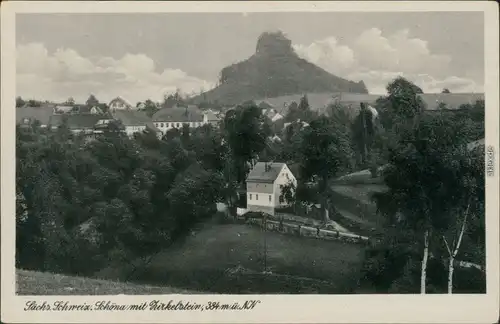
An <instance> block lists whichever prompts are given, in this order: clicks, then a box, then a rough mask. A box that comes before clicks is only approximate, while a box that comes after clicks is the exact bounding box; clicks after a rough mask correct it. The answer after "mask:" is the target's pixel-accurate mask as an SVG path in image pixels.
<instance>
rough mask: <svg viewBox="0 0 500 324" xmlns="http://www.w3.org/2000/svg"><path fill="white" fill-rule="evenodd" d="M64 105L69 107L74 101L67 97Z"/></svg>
mask: <svg viewBox="0 0 500 324" xmlns="http://www.w3.org/2000/svg"><path fill="white" fill-rule="evenodd" d="M64 104H66V105H69V106H73V105H74V104H75V99H73V97H69V98H68V99H66V101H65V102H64Z"/></svg>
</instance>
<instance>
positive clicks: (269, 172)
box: [246, 162, 297, 215]
mask: <svg viewBox="0 0 500 324" xmlns="http://www.w3.org/2000/svg"><path fill="white" fill-rule="evenodd" d="M290 182H291V183H293V184H294V185H295V186H297V179H296V178H295V176H294V175H293V173H292V171H290V169H289V168H288V166H287V165H286V164H285V163H274V162H257V163H256V164H255V166H254V167H253V168H252V170H251V171H250V173H249V174H248V177H247V180H246V184H247V210H248V211H258V212H265V213H268V214H271V215H274V210H275V209H276V207H280V206H284V205H286V203H280V200H279V198H280V196H281V193H282V192H283V190H282V187H283V186H284V185H286V184H288V183H290Z"/></svg>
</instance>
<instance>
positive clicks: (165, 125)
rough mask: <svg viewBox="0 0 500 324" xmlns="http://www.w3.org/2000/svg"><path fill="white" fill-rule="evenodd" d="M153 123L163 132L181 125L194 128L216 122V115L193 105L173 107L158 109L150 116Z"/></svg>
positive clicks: (179, 127) (178, 127)
mask: <svg viewBox="0 0 500 324" xmlns="http://www.w3.org/2000/svg"><path fill="white" fill-rule="evenodd" d="M152 120H153V123H154V125H155V126H156V127H157V128H158V129H159V130H160V131H162V132H163V134H165V133H166V132H167V131H168V130H170V129H173V128H177V129H181V128H182V125H184V124H187V125H188V126H189V127H192V128H196V127H200V126H203V125H205V124H214V123H216V122H218V120H219V119H218V117H217V116H216V115H215V114H214V113H211V112H208V111H207V112H203V111H201V110H200V109H198V108H195V107H184V108H181V107H174V108H163V109H160V110H158V111H157V112H156V113H155V114H154V115H153V117H152Z"/></svg>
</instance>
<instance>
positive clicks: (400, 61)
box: [294, 28, 483, 94]
mask: <svg viewBox="0 0 500 324" xmlns="http://www.w3.org/2000/svg"><path fill="white" fill-rule="evenodd" d="M294 49H295V51H296V52H297V54H298V55H299V56H301V57H303V58H305V59H307V60H308V61H310V62H312V63H314V64H316V65H318V66H320V67H322V68H323V69H325V70H327V71H329V72H331V73H333V74H335V75H338V76H340V77H344V78H347V79H350V80H354V81H359V80H363V81H364V82H365V84H366V86H367V87H368V90H369V91H370V92H371V93H377V94H384V93H386V90H385V87H386V85H387V84H388V83H389V82H390V81H391V80H393V79H394V78H395V77H397V76H403V77H405V78H407V79H409V80H411V81H412V82H415V83H416V84H417V85H419V86H420V87H421V88H422V89H423V90H424V92H441V90H442V89H443V88H448V89H450V91H452V92H471V91H475V92H481V91H483V85H482V82H477V80H476V81H475V80H473V79H469V78H466V77H461V76H454V75H453V71H451V62H452V58H451V56H449V55H446V54H437V53H433V52H432V51H431V50H430V49H429V46H428V43H427V41H425V40H422V39H419V38H414V37H411V36H410V32H409V30H408V29H403V30H400V31H397V32H395V33H393V34H390V35H383V33H382V31H381V30H380V29H378V28H371V29H368V30H365V31H363V32H362V33H361V34H360V35H358V37H356V38H355V39H354V40H352V41H351V42H345V43H343V44H340V43H339V41H338V40H337V39H336V38H334V37H328V38H325V39H322V40H318V41H315V42H313V43H311V44H309V45H302V44H295V45H294Z"/></svg>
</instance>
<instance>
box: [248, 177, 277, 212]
mask: <svg viewBox="0 0 500 324" xmlns="http://www.w3.org/2000/svg"><path fill="white" fill-rule="evenodd" d="M261 185H264V184H261ZM266 185H268V186H273V184H272V183H268V184H266ZM274 196H275V195H274V193H273V192H271V193H263V192H258V191H250V192H247V206H251V205H253V206H263V207H274V205H275V198H274Z"/></svg>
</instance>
